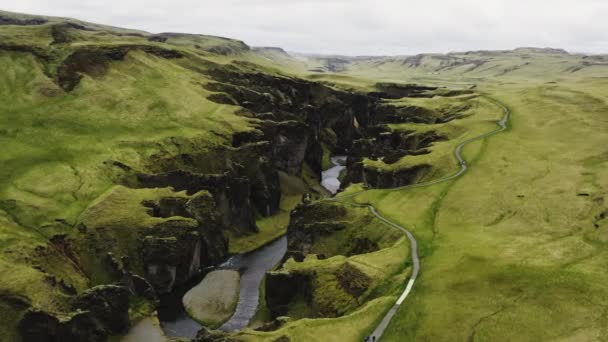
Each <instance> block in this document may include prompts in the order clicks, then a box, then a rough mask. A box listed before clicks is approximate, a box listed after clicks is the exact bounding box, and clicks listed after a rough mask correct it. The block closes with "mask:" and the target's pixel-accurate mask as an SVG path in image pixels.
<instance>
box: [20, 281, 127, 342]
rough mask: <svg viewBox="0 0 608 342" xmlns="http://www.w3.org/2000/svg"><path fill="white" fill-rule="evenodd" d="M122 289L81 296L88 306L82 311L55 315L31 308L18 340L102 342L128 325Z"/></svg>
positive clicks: (22, 323) (31, 341)
mask: <svg viewBox="0 0 608 342" xmlns="http://www.w3.org/2000/svg"><path fill="white" fill-rule="evenodd" d="M116 288H120V287H116ZM123 290H124V291H126V289H124V288H123ZM123 290H118V289H112V290H108V289H107V288H106V289H102V288H97V289H96V290H93V291H91V292H87V293H85V294H83V295H84V297H80V298H79V300H82V301H83V302H82V304H84V305H90V306H91V307H90V308H88V309H87V310H85V311H82V310H77V311H74V312H71V313H67V314H61V315H58V314H54V313H50V312H45V311H42V310H39V309H35V308H30V309H28V310H27V311H26V312H25V314H24V316H23V318H22V319H21V321H20V322H19V325H18V330H19V333H20V335H21V338H22V340H23V341H24V342H58V341H71V342H105V341H106V340H107V339H108V336H110V335H113V334H118V333H122V332H124V331H125V329H126V328H127V327H128V326H129V316H128V309H129V302H128V292H127V293H126V296H125V294H124V293H123ZM77 305H78V302H77Z"/></svg>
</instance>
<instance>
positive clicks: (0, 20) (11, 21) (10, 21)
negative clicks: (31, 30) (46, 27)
mask: <svg viewBox="0 0 608 342" xmlns="http://www.w3.org/2000/svg"><path fill="white" fill-rule="evenodd" d="M47 22H48V20H46V19H44V18H28V19H17V18H12V17H7V16H4V15H0V25H42V24H46V23H47Z"/></svg>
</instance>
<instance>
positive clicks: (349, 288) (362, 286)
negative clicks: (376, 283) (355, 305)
mask: <svg viewBox="0 0 608 342" xmlns="http://www.w3.org/2000/svg"><path fill="white" fill-rule="evenodd" d="M336 278H337V279H338V284H340V287H342V289H343V290H344V291H345V292H346V293H348V294H350V295H351V296H353V297H355V298H359V297H361V296H362V295H363V294H364V293H365V291H367V290H368V289H369V287H370V285H371V283H372V280H371V279H370V278H369V276H367V275H366V274H365V273H363V272H361V271H360V270H359V269H358V268H357V267H355V266H353V265H351V264H350V263H348V262H346V263H344V264H343V265H342V266H340V268H339V269H338V270H337V271H336Z"/></svg>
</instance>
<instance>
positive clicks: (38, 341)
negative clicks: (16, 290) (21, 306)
mask: <svg viewBox="0 0 608 342" xmlns="http://www.w3.org/2000/svg"><path fill="white" fill-rule="evenodd" d="M58 327H59V319H57V318H56V317H55V316H53V315H50V314H49V313H47V312H44V311H42V310H37V309H29V310H28V311H27V312H26V313H25V315H24V316H23V318H22V319H21V321H20V322H19V325H18V327H17V329H18V330H19V333H20V334H21V338H22V339H23V341H24V342H53V341H55V335H56V334H57V329H58Z"/></svg>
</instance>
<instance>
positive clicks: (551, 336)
mask: <svg viewBox="0 0 608 342" xmlns="http://www.w3.org/2000/svg"><path fill="white" fill-rule="evenodd" d="M607 85H608V84H606V82H605V81H594V82H575V83H574V82H573V83H565V84H559V85H553V84H552V85H545V84H539V85H537V86H533V87H530V86H523V87H522V86H518V85H513V86H509V87H507V86H503V85H501V86H493V85H488V86H487V88H484V90H486V89H487V91H488V92H490V93H491V94H493V95H494V96H496V97H497V98H498V99H499V100H501V101H502V102H503V103H505V104H507V105H508V106H509V108H510V109H511V110H512V118H511V122H510V124H511V129H510V130H509V131H508V132H507V133H504V134H501V135H498V136H495V137H493V138H491V139H490V140H489V141H487V142H481V143H476V144H474V145H472V146H470V147H467V148H466V149H465V151H464V153H465V156H466V158H467V159H468V160H473V162H472V163H470V165H471V169H470V171H469V172H468V173H467V174H465V175H464V176H463V177H462V178H460V179H458V180H456V181H454V182H452V183H448V184H441V185H436V186H433V187H430V188H424V189H414V190H404V191H399V192H392V193H387V192H386V191H373V192H371V193H369V194H365V195H362V196H360V197H359V198H358V200H361V201H369V202H371V203H372V204H374V205H375V206H377V207H378V208H380V209H381V210H382V212H383V214H385V215H386V216H387V217H389V218H391V219H392V220H394V221H396V222H399V223H401V224H403V225H406V226H408V227H411V228H412V230H413V231H414V233H415V234H416V237H417V238H418V239H419V241H422V242H423V243H422V247H421V251H422V253H421V254H422V272H421V276H420V277H419V280H418V282H417V283H416V286H415V288H414V292H413V293H412V296H411V297H410V298H409V299H408V300H407V301H406V302H405V304H404V306H403V307H402V308H401V310H400V311H399V312H398V314H397V316H396V317H395V319H394V320H393V322H392V324H391V325H390V327H389V329H388V330H387V332H386V335H385V336H384V338H383V340H386V341H405V340H411V341H418V340H433V341H463V340H468V341H473V340H479V341H538V340H564V341H565V340H579V341H580V340H585V341H589V340H603V339H605V338H606V337H607V335H606V333H607V331H606V330H605V326H606V323H607V322H606V319H607V318H606V316H605V307H606V303H607V302H606V301H607V300H608V291H607V290H606V287H605V286H604V284H605V281H606V272H604V271H603V270H602V266H601V265H605V264H606V262H607V261H608V259H607V255H606V249H605V246H606V244H605V241H606V231H605V227H606V222H605V220H604V219H603V218H602V217H603V216H602V215H601V213H602V212H605V211H606V207H605V203H604V197H605V195H606V191H607V185H608V178H607V175H608V174H607V172H606V162H608V156H607V155H606V152H605V151H602V148H601V147H599V146H602V141H607V139H608V133H607V132H608V131H607V130H606V129H603V130H602V127H603V128H606V126H607V125H606V113H607V112H608V106H607V104H606V93H605V92H602V91H601V90H600V89H606V86H607ZM556 322H559V324H555V323H556Z"/></svg>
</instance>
